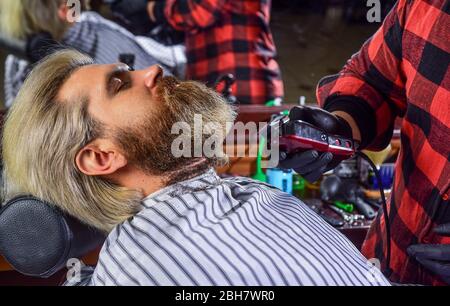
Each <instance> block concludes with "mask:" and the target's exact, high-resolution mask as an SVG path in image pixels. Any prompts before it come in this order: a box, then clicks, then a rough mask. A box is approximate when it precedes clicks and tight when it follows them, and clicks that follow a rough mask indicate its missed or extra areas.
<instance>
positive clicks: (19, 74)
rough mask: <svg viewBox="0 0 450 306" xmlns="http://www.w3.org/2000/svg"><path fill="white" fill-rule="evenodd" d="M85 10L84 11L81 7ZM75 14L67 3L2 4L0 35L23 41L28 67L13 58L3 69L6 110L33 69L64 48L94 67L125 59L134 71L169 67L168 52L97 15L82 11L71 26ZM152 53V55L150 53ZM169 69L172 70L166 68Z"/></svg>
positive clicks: (19, 0) (11, 0)
mask: <svg viewBox="0 0 450 306" xmlns="http://www.w3.org/2000/svg"><path fill="white" fill-rule="evenodd" d="M83 7H84V5H83ZM70 9H71V8H70V7H69V6H68V4H67V1H65V0H2V1H0V29H1V31H2V33H3V34H4V35H7V36H9V37H12V38H15V39H20V40H25V41H26V42H27V44H26V45H27V57H28V58H29V61H27V60H22V59H19V58H18V57H16V56H14V55H10V56H8V57H7V59H6V63H5V105H6V106H7V107H9V106H11V104H12V103H13V101H14V99H15V97H16V96H17V93H18V92H19V89H20V87H21V86H22V84H23V82H24V80H25V78H26V77H27V75H28V73H29V72H30V70H31V68H32V65H33V64H34V63H35V62H37V61H39V60H40V59H42V58H43V57H45V56H46V55H48V53H51V52H52V51H54V50H55V49H57V48H60V47H71V48H75V49H77V50H79V51H82V52H84V53H87V54H89V55H90V56H91V57H92V58H94V60H95V62H96V63H99V64H107V63H115V62H118V61H119V58H120V55H122V54H133V55H134V67H135V68H136V69H142V68H144V67H148V66H149V65H154V64H163V65H164V64H166V62H165V61H163V60H162V58H159V57H158V54H161V55H162V57H164V54H165V53H167V52H164V49H163V50H161V49H158V47H159V46H158V44H157V43H156V42H155V43H152V42H151V41H150V42H148V39H147V41H145V42H144V43H143V42H142V40H141V39H139V38H138V37H136V36H134V35H133V34H132V33H130V32H128V31H127V30H126V29H124V28H122V27H121V26H119V25H117V24H116V23H114V22H111V21H109V20H107V19H105V18H103V17H102V16H100V15H99V14H98V13H96V12H87V11H82V12H81V15H80V17H79V19H78V20H77V21H76V22H73V23H71V22H69V20H68V18H67V16H68V14H70V11H69V10H70ZM152 49H153V50H152ZM164 66H165V67H167V66H168V65H164Z"/></svg>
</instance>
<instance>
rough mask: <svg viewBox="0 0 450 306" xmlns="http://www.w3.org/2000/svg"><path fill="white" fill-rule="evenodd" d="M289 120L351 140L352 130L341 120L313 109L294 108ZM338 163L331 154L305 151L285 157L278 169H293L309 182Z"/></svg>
mask: <svg viewBox="0 0 450 306" xmlns="http://www.w3.org/2000/svg"><path fill="white" fill-rule="evenodd" d="M289 118H290V119H291V120H303V121H306V122H308V123H310V124H312V125H314V126H316V127H318V128H321V129H323V130H324V131H325V132H327V133H330V134H334V135H340V136H344V137H346V138H349V139H353V133H352V129H351V128H350V126H349V124H348V123H347V122H346V121H345V120H344V119H342V118H340V117H338V116H336V115H334V114H332V113H329V112H327V111H325V110H323V109H320V108H315V107H307V106H301V107H295V108H293V109H292V110H291V112H290V114H289ZM339 163H340V161H339V160H336V159H334V156H333V154H331V153H320V152H317V151H306V152H301V153H296V154H293V155H290V156H287V157H286V159H284V160H282V161H280V165H279V166H280V167H281V168H284V169H294V170H295V172H297V173H298V174H300V175H301V176H302V177H303V178H305V179H306V180H307V181H309V182H315V181H317V180H318V179H319V178H320V177H321V176H322V174H324V173H325V172H327V171H329V170H331V169H334V168H335V167H336V166H337V165H338V164H339Z"/></svg>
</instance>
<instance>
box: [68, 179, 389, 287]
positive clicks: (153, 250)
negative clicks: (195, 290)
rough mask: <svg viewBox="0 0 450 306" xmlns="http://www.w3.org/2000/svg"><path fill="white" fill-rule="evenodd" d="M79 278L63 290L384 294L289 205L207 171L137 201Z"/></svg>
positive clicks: (335, 241) (367, 267) (338, 238)
mask: <svg viewBox="0 0 450 306" xmlns="http://www.w3.org/2000/svg"><path fill="white" fill-rule="evenodd" d="M86 271H89V268H87V270H86V269H85V270H84V273H83V274H84V277H83V279H82V280H81V281H78V283H75V284H74V283H71V282H70V281H69V282H68V285H80V284H89V285H100V286H102V285H169V286H172V285H184V286H205V285H220V286H228V285H237V286H241V285H242V286H261V285H264V286H266V285H389V282H388V281H387V280H386V279H385V278H384V277H383V276H382V274H381V272H380V271H379V270H378V269H376V268H374V267H373V266H372V265H371V264H369V263H368V262H367V260H366V259H365V258H364V257H363V256H362V255H361V254H360V253H359V251H358V250H357V249H356V248H355V247H354V246H353V245H352V244H351V242H350V241H349V240H347V239H346V238H345V237H344V236H343V235H342V234H340V233H339V232H338V231H336V230H335V229H333V228H332V227H330V226H329V225H328V224H327V223H325V222H324V221H323V220H322V219H321V218H320V217H319V216H317V215H316V214H315V213H314V212H313V211H312V210H310V209H309V208H308V207H307V206H306V205H305V204H303V203H302V202H300V201H299V200H297V199H296V198H294V197H292V196H291V195H288V194H286V193H283V192H281V191H279V190H277V189H275V188H273V187H271V186H269V185H266V184H262V183H259V182H256V181H253V180H250V179H244V178H233V179H221V178H219V177H218V176H217V175H216V173H215V172H214V171H210V172H208V173H206V174H204V175H202V176H200V177H197V178H195V179H193V180H190V181H186V182H183V183H180V184H177V185H175V186H171V187H168V188H165V189H163V190H161V191H159V192H157V193H155V194H153V195H151V196H149V197H148V198H146V199H145V200H144V202H143V210H142V211H141V212H140V213H139V214H137V215H136V216H135V217H134V218H133V219H132V220H129V221H127V222H125V223H124V224H121V225H119V226H117V227H116V228H115V229H114V230H113V231H112V232H111V234H110V235H109V237H108V239H107V241H106V242H105V244H104V246H103V248H102V251H101V253H100V259H99V263H98V265H97V267H96V269H95V271H94V272H93V274H92V275H91V276H89V277H86Z"/></svg>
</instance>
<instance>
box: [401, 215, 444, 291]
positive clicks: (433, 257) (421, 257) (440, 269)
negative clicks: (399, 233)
mask: <svg viewBox="0 0 450 306" xmlns="http://www.w3.org/2000/svg"><path fill="white" fill-rule="evenodd" d="M434 232H435V233H437V234H439V235H441V236H445V237H450V223H447V224H444V225H441V226H438V227H436V228H435V230H434ZM407 251H408V254H409V256H411V257H414V258H415V259H416V260H417V261H418V262H419V263H420V264H421V265H422V266H424V267H425V268H426V269H427V270H429V271H430V272H432V273H434V274H436V275H438V276H440V277H441V278H442V280H443V281H444V282H446V283H447V284H449V285H450V244H416V245H412V246H410V247H409V248H408V250H407Z"/></svg>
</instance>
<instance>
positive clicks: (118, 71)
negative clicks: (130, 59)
mask: <svg viewBox="0 0 450 306" xmlns="http://www.w3.org/2000/svg"><path fill="white" fill-rule="evenodd" d="M128 72H130V68H129V67H128V66H127V65H125V64H120V65H116V66H114V67H113V69H111V71H109V72H108V73H107V74H106V78H105V80H106V84H105V89H106V92H107V93H108V96H113V95H114V92H113V87H112V84H113V83H112V80H113V79H114V78H117V77H119V76H121V75H122V74H123V73H128Z"/></svg>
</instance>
